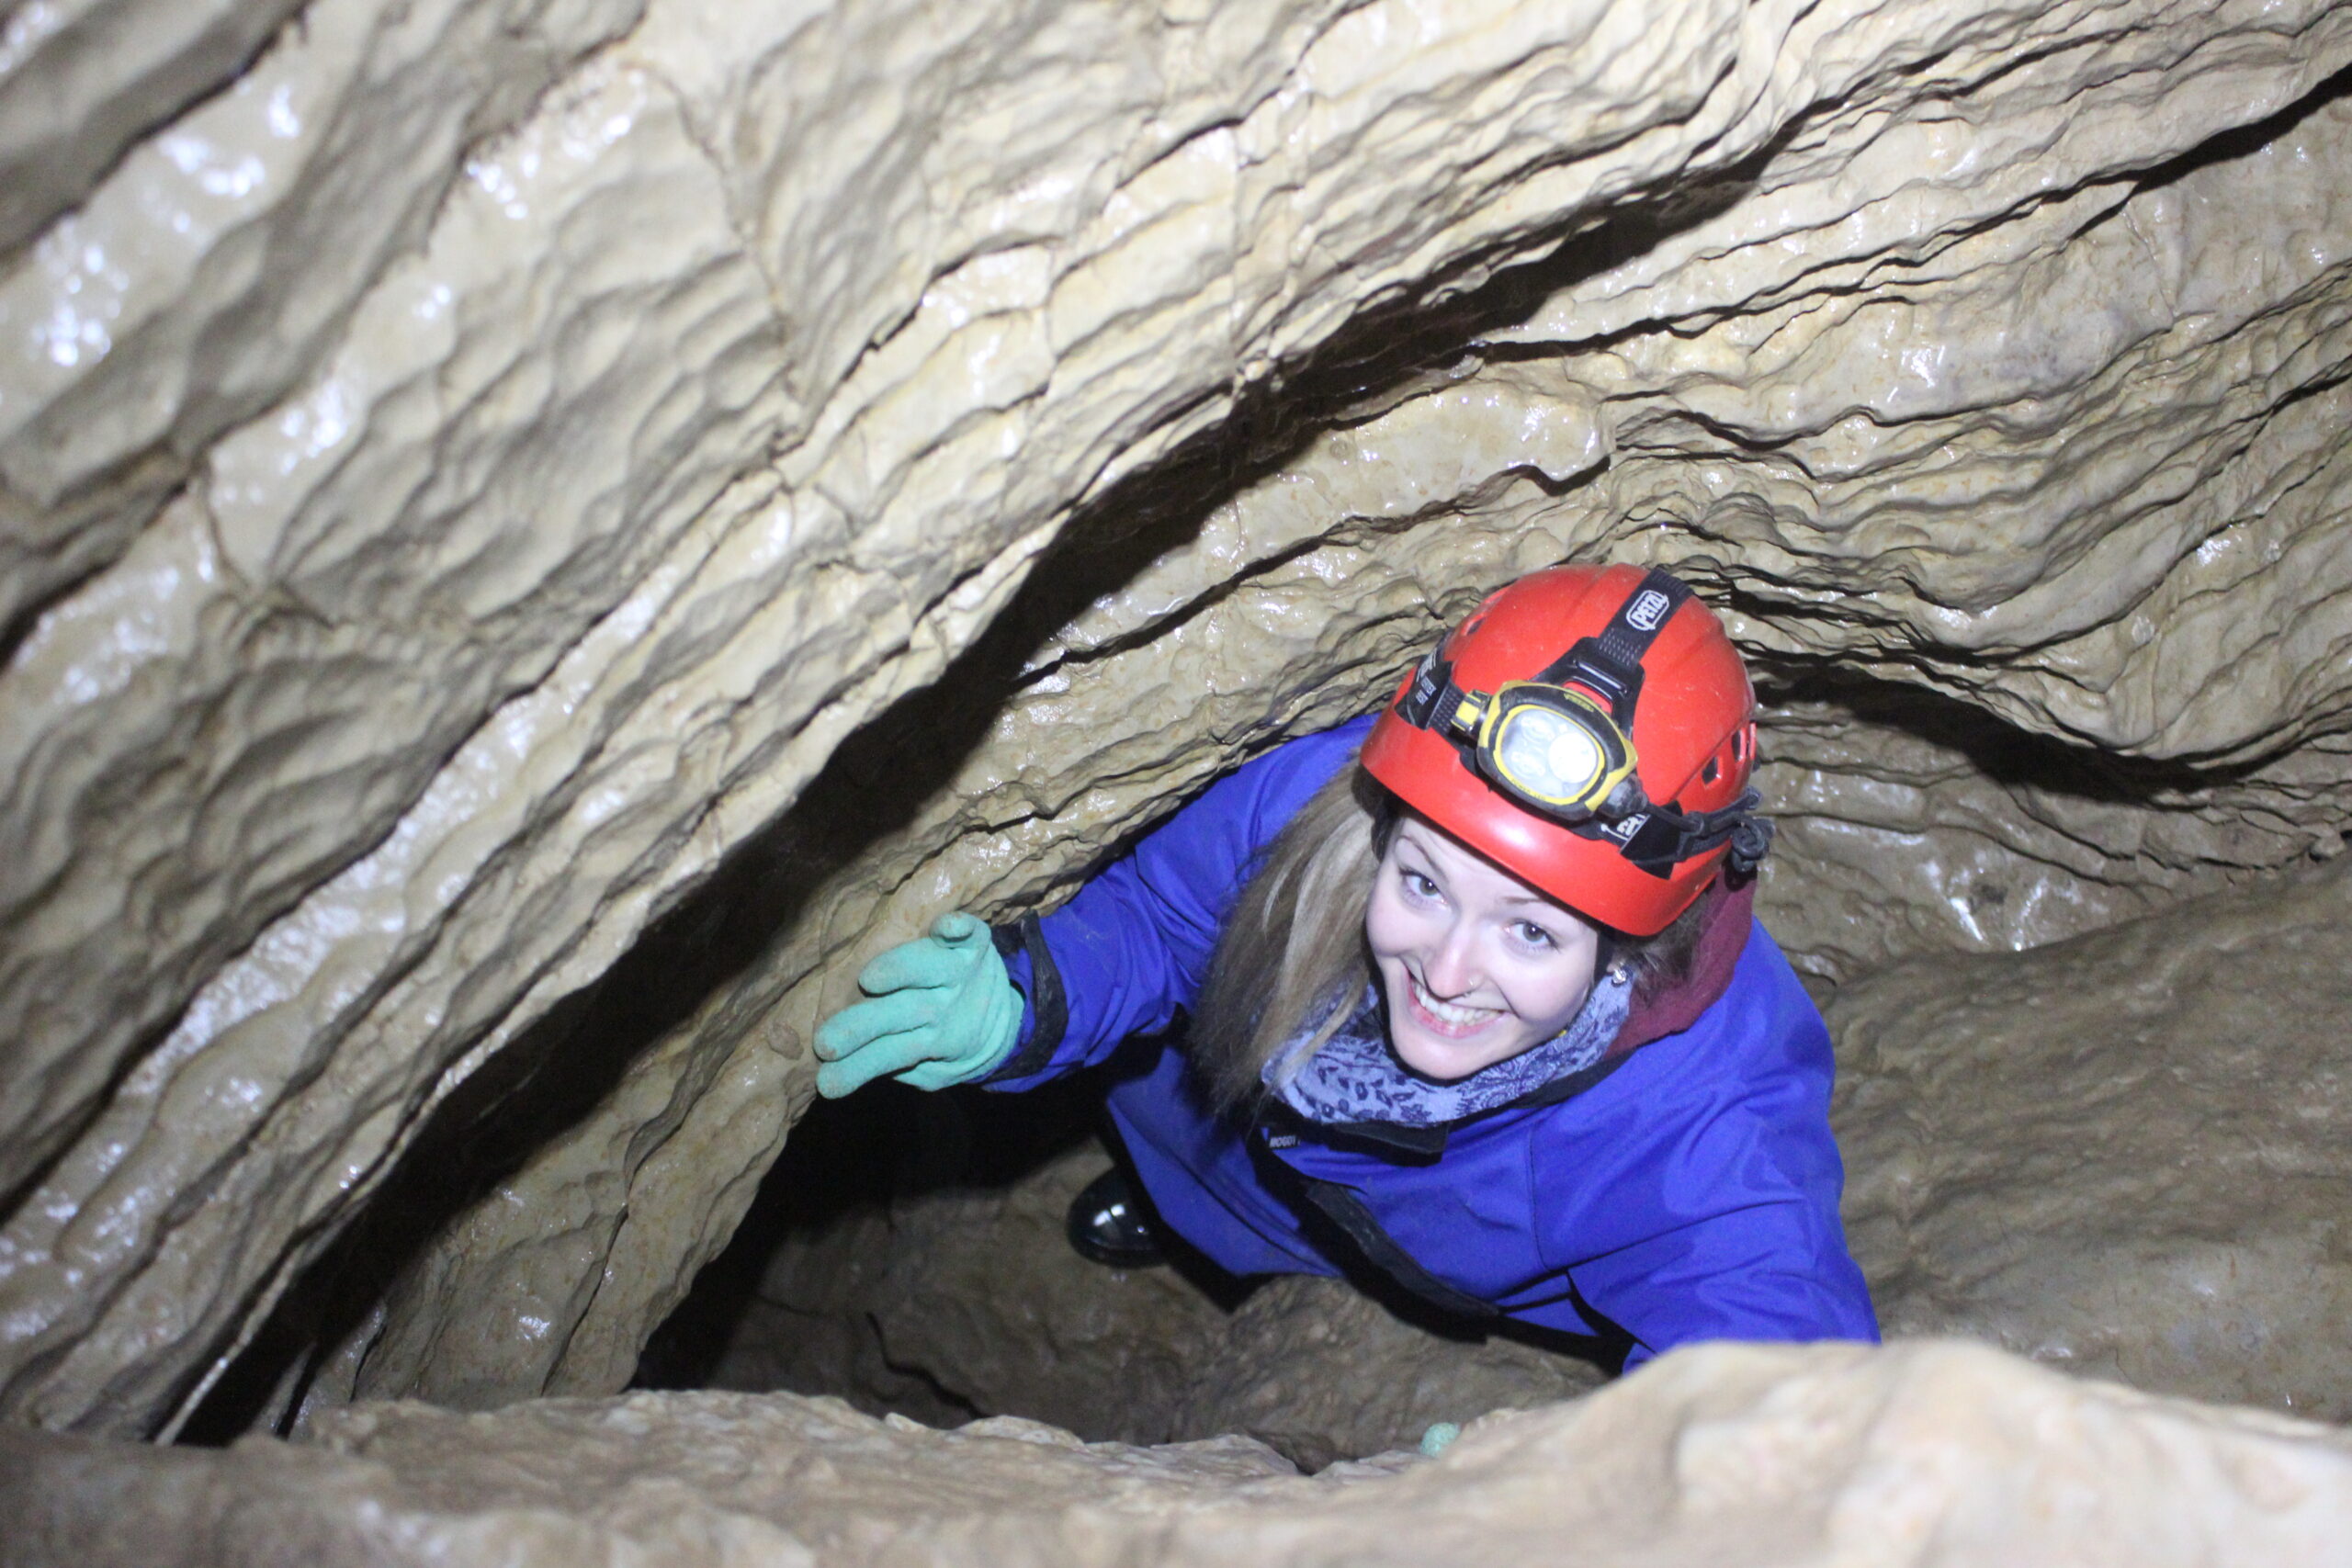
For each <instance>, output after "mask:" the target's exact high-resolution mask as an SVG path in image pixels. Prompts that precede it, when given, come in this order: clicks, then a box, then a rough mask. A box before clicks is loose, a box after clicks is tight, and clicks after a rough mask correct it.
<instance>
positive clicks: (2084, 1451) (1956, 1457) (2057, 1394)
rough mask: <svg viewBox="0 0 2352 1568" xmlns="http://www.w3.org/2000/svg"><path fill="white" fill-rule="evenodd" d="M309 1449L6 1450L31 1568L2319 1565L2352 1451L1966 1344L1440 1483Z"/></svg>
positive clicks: (908, 1460) (1800, 1356)
mask: <svg viewBox="0 0 2352 1568" xmlns="http://www.w3.org/2000/svg"><path fill="white" fill-rule="evenodd" d="M317 1438H318V1441H317V1443H316V1445H315V1446H290V1445H287V1444H283V1443H279V1442H277V1441H275V1440H271V1439H259V1438H256V1439H250V1440H248V1441H247V1442H245V1443H243V1444H240V1445H239V1446H238V1447H237V1448H236V1449H234V1450H230V1451H228V1452H225V1453H222V1452H203V1451H197V1450H153V1449H139V1448H134V1447H130V1446H129V1445H119V1446H117V1445H107V1444H103V1443H95V1442H91V1441H89V1440H87V1439H79V1438H66V1437H59V1436H54V1435H48V1434H33V1433H28V1432H23V1431H21V1430H14V1431H11V1430H0V1503H5V1505H6V1508H7V1515H8V1517H9V1520H10V1523H11V1531H10V1534H9V1536H8V1538H7V1540H6V1542H5V1544H0V1561H5V1562H8V1563H9V1564H10V1565H11V1568H48V1565H50V1564H65V1563H76V1564H104V1563H112V1562H140V1563H143V1564H149V1565H153V1568H169V1565H172V1564H178V1563H187V1564H189V1565H190V1568H194V1565H195V1564H198V1563H209V1562H221V1561H236V1562H251V1563H257V1564H266V1563H277V1562H286V1563H293V1562H319V1561H334V1562H351V1563H384V1564H391V1563H427V1562H430V1563H435V1564H447V1565H450V1568H470V1565H472V1564H485V1565H486V1564H490V1563H500V1564H510V1565H514V1568H538V1565H541V1564H545V1565H547V1568H575V1565H577V1564H580V1563H616V1564H617V1563H623V1562H668V1563H677V1564H686V1565H700V1564H704V1563H714V1564H715V1563H729V1564H738V1563H740V1564H750V1563H753V1562H760V1563H767V1564H788V1563H810V1564H828V1565H832V1564H840V1565H844V1568H845V1565H848V1564H885V1563H888V1564H915V1563H923V1564H953V1563H972V1564H982V1563H985V1564H989V1565H991V1568H995V1565H1000V1564H1005V1563H1034V1564H1040V1565H1043V1564H1070V1565H1073V1568H1075V1565H1080V1564H1095V1563H1102V1564H1110V1563H1126V1564H1170V1565H1173V1564H1227V1563H1230V1562H1234V1561H1236V1560H1237V1559H1238V1558H1246V1559H1247V1560H1249V1561H1251V1562H1267V1563H1277V1564H1279V1563H1292V1562H1298V1563H1306V1562H1318V1563H1328V1562H1348V1563H1373V1564H1383V1563H1396V1564H1399V1565H1400V1568H1401V1565H1410V1564H1424V1563H1427V1562H1431V1561H1433V1560H1439V1559H1452V1560H1456V1561H1462V1560H1475V1561H1477V1562H1498V1563H1521V1562H1525V1563H1537V1562H1558V1561H1559V1560H1560V1554H1561V1551H1562V1550H1563V1543H1564V1542H1573V1543H1574V1545H1573V1550H1574V1551H1575V1554H1576V1557H1577V1561H1578V1562H1590V1563H1596V1564H1626V1565H1628V1568H1630V1565H1632V1564H1636V1563H1648V1564H1656V1563H1674V1564H1679V1565H1683V1568H1703V1565H1708V1564H1724V1565H1730V1564H1735V1563H1736V1564H1759V1563H1773V1564H1792V1565H1794V1564H1821V1565H1823V1568H1826V1565H1828V1564H1832V1563H1895V1562H1902V1563H1913V1564H1921V1565H1935V1568H1979V1565H1982V1568H1995V1565H2007V1564H2011V1563H2017V1562H2069V1563H2085V1564H2096V1563H2115V1564H2124V1563H2130V1564H2132V1565H2134V1568H2167V1565H2171V1564H2180V1565H2182V1568H2187V1565H2188V1564H2192V1563H2245V1564H2249V1565H2252V1564H2257V1563H2273V1562H2325V1561H2330V1560H2331V1554H2332V1553H2334V1552H2335V1551H2336V1549H2337V1548H2338V1547H2339V1546H2340V1544H2341V1542H2342V1540H2343V1539H2344V1536H2345V1534H2346V1530H2347V1529H2352V1446H2347V1445H2346V1442H2345V1440H2344V1438H2343V1437H2342V1436H2341V1434H2340V1433H2337V1432H2335V1431H2332V1430H2330V1429H2328V1428H2324V1427H2317V1426H2313V1425H2310V1424H2307V1423H2302V1422H2297V1421H2291V1420H2288V1419H2284V1418H2280V1417H2275V1416H2264V1415H2261V1414H2259V1413H2256V1412H2251V1411H2242V1410H2229V1409H2222V1408H2217V1407H2214V1406H2211V1405H2200V1404H2193V1403H2188V1402H2185V1401H2173V1400H2165V1399H2159V1398H2154V1397H2151V1396H2148V1395H2144V1394H2139V1393H2132V1392H2130V1391H2128V1390H2123V1389H2119V1388H2115V1387H2112V1386H2109V1385H2105V1384H2101V1383H2098V1382H2082V1381H2077V1380H2075V1379H2071V1378H2067V1377H2064V1376H2062V1375H2060V1374H2057V1373H2053V1372H2051V1371H2044V1370H2041V1369H2038V1368H2034V1367H2031V1366H2030V1365H2028V1364H2026V1363H2025V1362H2023V1361H2020V1360H2018V1359H2015V1358H2013V1357H2009V1356H2007V1355H2004V1354H2002V1353H2001V1352H1998V1351H1995V1350H1991V1349H1987V1348H1980V1347H1973V1346H1964V1345H1955V1344H1948V1343H1926V1344H1919V1345H1913V1346H1905V1347H1901V1348H1889V1349H1883V1350H1879V1349H1865V1348H1860V1347H1854V1346H1814V1347H1780V1348H1750V1347H1739V1346H1713V1347H1705V1348H1697V1349H1693V1350H1686V1351H1681V1352H1678V1353H1677V1354H1675V1355H1673V1356H1670V1357H1668V1358H1665V1359H1661V1360H1660V1361H1659V1362H1657V1364H1655V1365H1654V1366H1651V1367H1648V1368H1645V1369H1644V1371H1642V1372H1641V1373H1639V1374H1638V1375H1636V1376H1635V1377H1633V1378H1630V1379H1628V1380H1626V1381H1625V1382H1623V1383H1620V1384H1618V1385H1615V1386H1613V1387H1611V1388H1610V1389H1608V1390H1605V1391H1603V1392H1601V1393H1597V1394H1594V1395H1592V1396H1590V1397H1589V1398H1587V1399H1584V1400H1580V1401H1577V1402H1574V1403H1570V1404H1554V1405H1549V1406H1546V1407H1544V1408H1542V1409H1539V1410H1532V1411H1506V1412H1500V1413H1498V1414H1496V1415H1493V1416H1487V1417H1486V1418H1484V1419H1482V1420H1479V1421H1476V1422H1473V1423H1471V1424H1470V1425H1469V1426H1468V1427H1467V1428H1466V1429H1465V1430H1464V1433H1463V1435H1462V1437H1461V1438H1460V1439H1459V1441H1457V1442H1456V1443H1455V1444H1454V1445H1453V1447H1452V1448H1451V1449H1449V1450H1447V1451H1446V1452H1445V1453H1444V1454H1443V1455H1442V1457H1441V1458H1439V1459H1436V1460H1433V1461H1432V1460H1423V1459H1421V1458H1420V1457H1419V1456H1418V1455H1408V1454H1394V1455H1387V1456H1383V1457H1381V1458H1379V1459H1376V1460H1373V1461H1363V1462H1358V1463H1353V1464H1346V1465H1340V1466H1334V1467H1332V1468H1331V1469H1329V1470H1326V1471H1324V1472H1321V1473H1320V1474H1318V1475H1316V1476H1313V1477H1306V1476H1301V1475H1298V1474H1296V1473H1295V1472H1292V1471H1291V1469H1290V1467H1289V1466H1288V1465H1287V1464H1286V1463H1284V1462H1283V1460H1282V1459H1281V1458H1280V1457H1279V1456H1277V1455H1276V1454H1274V1453H1273V1452H1272V1450H1268V1449H1267V1448H1265V1447H1263V1446H1262V1445H1261V1444H1258V1443H1255V1442H1251V1441H1250V1440H1249V1439H1247V1438H1218V1439H1216V1440H1213V1441H1209V1442H1205V1443H1196V1444H1188V1445H1182V1446H1176V1447H1162V1448H1150V1449H1144V1448H1133V1447H1127V1446H1125V1445H1119V1444H1095V1445H1086V1444H1081V1443H1080V1442H1078V1441H1077V1440H1076V1439H1075V1438H1071V1437H1070V1436H1069V1434H1067V1433H1065V1432H1061V1431H1059V1430H1057V1429H1056V1428H1053V1427H1046V1426H1042V1425H1040V1424H1037V1423H1035V1422H1026V1421H1019V1420H997V1421H983V1422H978V1423H974V1424H972V1425H969V1426H967V1427H963V1428H962V1429H960V1430H957V1431H953V1432H940V1431H934V1430H932V1429H929V1428H925V1427H920V1426H918V1425H916V1424H914V1423H912V1422H909V1421H905V1420H902V1419H900V1420H889V1421H885V1420H879V1419H876V1418H875V1417H872V1416H864V1415H861V1414H859V1413H857V1412H855V1411H854V1410H852V1409H850V1408H849V1407H848V1406H847V1405H845V1404H841V1403H840V1402H838V1401H834V1400H825V1399H815V1400H811V1399H803V1398H798V1397H796V1396H793V1395H749V1394H730V1393H682V1394H633V1395H630V1396H628V1397H627V1398H623V1399H616V1400H561V1401H543V1402H537V1403H534V1404H525V1405H520V1406H517V1407H515V1408H514V1409H512V1410H509V1411H505V1412H501V1413H498V1414H494V1415H478V1416H462V1415H458V1414H457V1413H454V1412H448V1411H442V1410H435V1409H429V1408H426V1407H423V1406H419V1405H414V1404H367V1405H358V1406H354V1407H350V1408H347V1409H345V1410H342V1411H338V1412H336V1413H334V1414H333V1415H331V1416H327V1417H325V1418H324V1419H323V1420H322V1423H321V1426H320V1430H319V1432H318V1434H317Z"/></svg>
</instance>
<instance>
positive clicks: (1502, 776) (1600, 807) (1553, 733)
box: [1448, 681, 1648, 824]
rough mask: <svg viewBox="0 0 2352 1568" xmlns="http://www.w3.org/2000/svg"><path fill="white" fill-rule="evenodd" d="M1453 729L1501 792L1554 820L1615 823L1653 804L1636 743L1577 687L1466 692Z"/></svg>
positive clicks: (1535, 684) (1536, 684)
mask: <svg viewBox="0 0 2352 1568" xmlns="http://www.w3.org/2000/svg"><path fill="white" fill-rule="evenodd" d="M1448 728H1451V729H1453V732H1454V733H1455V734H1457V735H1459V736H1460V737H1461V738H1462V739H1463V740H1464V743H1465V744H1467V745H1469V746H1470V747H1471V748H1473V750H1475V752H1476V757H1477V765H1478V771H1479V772H1480V773H1484V774H1485V775H1486V776H1487V779H1488V781H1489V782H1491V783H1492V784H1494V785H1495V786H1496V787H1497V788H1498V789H1500V790H1501V791H1502V792H1503V793H1504V794H1506V795H1510V797H1511V798H1512V799H1514V800H1516V801H1518V802H1519V803H1520V804H1521V805H1522V806H1525V807H1529V808H1530V809H1532V810H1534V811H1537V812H1540V813H1542V814H1543V815H1544V816H1546V817H1549V818H1553V819H1554V820H1555V821H1561V822H1566V823H1570V824H1574V823H1577V822H1583V821H1587V820H1589V819H1590V818H1595V817H1599V818H1604V819H1607V820H1615V819H1618V818H1623V817H1627V816H1631V815H1632V814H1634V812H1637V811H1640V810H1642V809H1643V808H1644V807H1646V806H1647V805H1648V801H1647V799H1646V798H1645V795H1644V793H1643V790H1642V784H1641V780H1640V779H1639V778H1638V777H1636V776H1635V774H1634V768H1635V766H1636V763H1637V762H1638V761H1639V759H1638V758H1637V757H1636V756H1635V754H1634V742H1633V739H1632V737H1630V736H1628V735H1627V734H1626V733H1625V732H1624V730H1623V728H1620V727H1619V725H1618V723H1617V720H1616V718H1615V717H1614V716H1612V715H1611V713H1610V711H1609V709H1608V707H1607V706H1606V705H1603V704H1602V703H1601V702H1600V701H1599V700H1598V699H1596V698H1594V697H1591V696H1589V695H1587V694H1585V693H1583V692H1581V691H1578V690H1577V689H1576V688H1575V687H1573V686H1559V685H1554V684H1552V683H1550V682H1543V681H1512V682H1507V683H1505V684H1504V685H1503V686H1501V687H1499V688H1498V689H1497V690H1496V692H1495V693H1494V694H1493V695H1491V696H1488V695H1486V694H1482V693H1477V692H1468V693H1464V694H1462V698H1461V702H1460V703H1459V705H1457V706H1456V707H1455V709H1454V711H1453V714H1452V715H1451V716H1450V723H1449V726H1448Z"/></svg>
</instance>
